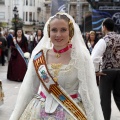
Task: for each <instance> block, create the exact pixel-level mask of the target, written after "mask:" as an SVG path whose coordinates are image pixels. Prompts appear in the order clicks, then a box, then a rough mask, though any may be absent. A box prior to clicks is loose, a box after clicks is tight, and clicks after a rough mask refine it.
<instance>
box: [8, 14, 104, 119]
mask: <svg viewBox="0 0 120 120" xmlns="http://www.w3.org/2000/svg"><path fill="white" fill-rule="evenodd" d="M62 14H65V15H66V16H67V17H69V18H70V20H71V21H72V22H73V26H74V36H73V38H72V40H71V43H72V46H73V47H72V52H71V59H74V61H75V66H74V67H75V68H76V69H77V70H78V79H79V82H80V86H79V93H80V95H81V98H82V101H83V104H84V107H85V110H86V114H87V119H88V120H104V118H103V113H102V109H101V105H100V96H99V91H98V88H97V84H96V77H95V70H94V66H93V62H92V59H91V57H90V54H89V51H88V50H87V48H86V46H85V43H84V40H83V38H82V34H81V32H80V30H79V27H78V25H77V24H76V23H75V22H74V20H73V18H72V17H71V16H70V15H68V14H67V13H62ZM53 17H54V16H53ZM51 18H52V17H51ZM51 18H50V19H51ZM50 19H49V20H48V21H47V23H46V25H45V28H44V36H43V38H42V39H41V41H40V42H39V43H38V45H37V46H36V48H35V49H34V50H33V53H32V57H31V59H30V62H29V65H28V70H27V73H26V75H25V78H24V80H23V83H22V85H21V88H20V91H19V94H18V99H17V103H16V106H15V109H14V111H13V113H12V116H11V118H10V120H18V119H19V117H20V116H21V114H22V113H23V111H24V109H25V107H26V106H27V105H28V103H29V102H30V100H31V99H32V98H33V96H34V94H35V93H37V91H38V88H39V83H40V82H39V80H38V78H37V75H36V73H35V69H34V65H33V57H34V56H35V54H36V53H38V52H39V51H40V50H41V49H44V48H47V49H51V46H50V40H49V37H48V33H47V26H48V24H49V21H50Z"/></svg>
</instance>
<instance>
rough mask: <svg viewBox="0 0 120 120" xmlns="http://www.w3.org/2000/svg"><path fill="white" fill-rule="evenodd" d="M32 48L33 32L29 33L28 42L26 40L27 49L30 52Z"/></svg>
mask: <svg viewBox="0 0 120 120" xmlns="http://www.w3.org/2000/svg"><path fill="white" fill-rule="evenodd" d="M33 49H34V35H33V32H31V33H30V35H29V42H28V51H29V53H30V54H31V53H32V51H33Z"/></svg>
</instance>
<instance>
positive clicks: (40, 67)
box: [0, 12, 120, 120]
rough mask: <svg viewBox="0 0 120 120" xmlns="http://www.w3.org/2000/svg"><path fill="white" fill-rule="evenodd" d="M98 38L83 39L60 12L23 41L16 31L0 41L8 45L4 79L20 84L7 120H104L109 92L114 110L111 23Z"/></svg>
mask: <svg viewBox="0 0 120 120" xmlns="http://www.w3.org/2000/svg"><path fill="white" fill-rule="evenodd" d="M101 33H102V34H101ZM101 33H99V34H98V33H96V31H93V30H91V31H90V32H87V33H86V36H85V37H83V36H82V33H81V31H80V29H79V27H78V25H77V24H76V23H75V21H74V19H73V18H72V17H71V16H70V15H69V14H67V13H62V12H60V13H57V14H55V15H54V16H52V17H50V18H49V19H48V21H47V22H46V24H45V27H44V32H43V33H42V31H41V30H37V31H36V34H35V35H33V33H32V32H31V33H30V35H29V37H28V36H25V34H24V33H23V31H22V29H18V30H17V33H16V36H14V31H13V30H12V31H9V35H8V36H7V37H6V39H5V37H2V39H1V37H0V46H1V45H3V43H4V42H3V41H7V42H5V43H4V45H5V46H8V72H7V79H8V80H13V81H18V82H21V81H23V82H22V85H21V88H20V91H19V95H18V98H17V102H16V105H15V108H14V111H13V113H12V115H11V117H10V120H33V119H34V120H41V119H42V120H48V119H55V120H68V119H70V120H79V119H84V120H110V118H111V93H112V92H113V96H114V100H115V103H116V105H117V107H118V109H119V111H120V35H119V34H117V33H115V32H114V21H113V20H112V19H111V18H106V19H105V20H104V21H103V23H102V31H101ZM14 37H15V38H14ZM3 38H4V40H3ZM8 38H9V39H8ZM13 39H15V40H13ZM28 39H29V40H28ZM0 48H1V49H3V47H0ZM1 51H3V50H1ZM1 51H0V55H1V53H2V52H1ZM21 51H22V52H21ZM26 52H29V53H30V60H29V64H28V66H27V64H26V62H25V60H26V59H25V58H24V57H25V56H22V54H23V53H26ZM1 60H2V59H1ZM2 65H4V64H3V63H2ZM18 67H19V69H18ZM96 81H97V83H96ZM68 103H69V107H68V105H67V104H68ZM21 106H22V107H21ZM73 106H74V107H73ZM76 111H77V112H76Z"/></svg>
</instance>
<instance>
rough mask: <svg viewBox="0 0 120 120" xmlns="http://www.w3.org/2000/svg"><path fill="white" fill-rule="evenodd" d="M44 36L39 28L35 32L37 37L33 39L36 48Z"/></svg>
mask: <svg viewBox="0 0 120 120" xmlns="http://www.w3.org/2000/svg"><path fill="white" fill-rule="evenodd" d="M42 37H43V32H42V30H41V29H38V30H37V31H36V34H35V37H34V40H33V47H34V48H35V47H36V45H37V44H38V43H39V42H40V40H41V39H42Z"/></svg>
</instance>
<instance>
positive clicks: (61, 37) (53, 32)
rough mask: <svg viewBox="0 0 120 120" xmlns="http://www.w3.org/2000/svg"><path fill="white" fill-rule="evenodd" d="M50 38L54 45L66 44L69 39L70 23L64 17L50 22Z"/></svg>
mask: <svg viewBox="0 0 120 120" xmlns="http://www.w3.org/2000/svg"><path fill="white" fill-rule="evenodd" d="M50 39H51V42H52V43H53V44H54V46H58V47H62V46H66V45H67V44H68V41H69V25H68V22H67V21H65V20H63V19H57V18H56V19H54V20H52V21H51V22H50Z"/></svg>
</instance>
